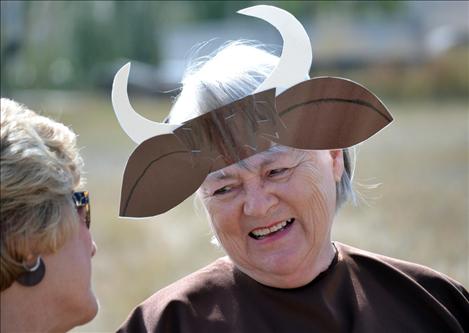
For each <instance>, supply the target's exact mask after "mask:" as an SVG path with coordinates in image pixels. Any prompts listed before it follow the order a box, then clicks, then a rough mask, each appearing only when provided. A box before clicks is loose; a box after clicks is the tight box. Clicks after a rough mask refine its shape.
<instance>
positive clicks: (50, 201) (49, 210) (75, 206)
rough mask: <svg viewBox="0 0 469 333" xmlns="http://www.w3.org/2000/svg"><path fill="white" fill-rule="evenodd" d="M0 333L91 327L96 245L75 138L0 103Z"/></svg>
mask: <svg viewBox="0 0 469 333" xmlns="http://www.w3.org/2000/svg"><path fill="white" fill-rule="evenodd" d="M0 166H1V208H0V228H1V243H0V248H1V256H0V267H1V293H0V297H1V331H2V332H52V331H53V332H65V331H68V330H70V329H71V328H73V327H75V326H77V325H82V324H84V323H87V322H88V321H90V320H92V319H93V318H94V317H95V315H96V313H97V311H98V303H97V300H96V297H95V295H94V293H93V291H92V288H91V258H92V257H93V256H94V255H95V253H96V245H95V243H94V241H93V239H92V236H91V233H90V231H89V227H90V215H89V214H90V208H89V198H88V192H80V191H79V190H78V189H79V188H80V187H81V186H82V185H83V179H82V167H83V161H82V158H81V156H80V155H79V153H78V149H77V147H76V135H75V133H73V132H72V131H71V130H70V129H69V128H68V127H66V126H64V125H63V124H61V123H58V122H55V121H53V120H51V119H49V118H47V117H44V116H41V115H38V114H36V113H35V112H34V111H31V110H29V109H28V108H26V107H25V106H23V105H20V104H18V103H17V102H15V101H13V100H9V99H5V98H2V99H1V157H0Z"/></svg>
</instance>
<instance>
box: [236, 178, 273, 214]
mask: <svg viewBox="0 0 469 333" xmlns="http://www.w3.org/2000/svg"><path fill="white" fill-rule="evenodd" d="M245 191H246V197H245V201H244V207H243V210H244V214H245V215H248V216H254V217H261V216H265V215H267V213H268V212H269V210H270V208H272V207H273V206H275V205H276V204H277V203H278V198H277V196H276V195H274V194H273V193H272V192H271V191H269V190H267V189H266V188H265V187H263V186H261V185H254V186H250V187H249V188H247V189H245Z"/></svg>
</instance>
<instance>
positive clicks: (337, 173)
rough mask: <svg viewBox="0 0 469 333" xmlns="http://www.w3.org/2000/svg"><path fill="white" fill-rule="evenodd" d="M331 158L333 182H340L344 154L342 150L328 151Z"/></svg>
mask: <svg viewBox="0 0 469 333" xmlns="http://www.w3.org/2000/svg"><path fill="white" fill-rule="evenodd" d="M329 153H330V154H331V158H332V173H333V175H334V180H335V181H336V182H340V179H341V178H342V174H343V173H344V153H343V150H342V149H333V150H330V151H329Z"/></svg>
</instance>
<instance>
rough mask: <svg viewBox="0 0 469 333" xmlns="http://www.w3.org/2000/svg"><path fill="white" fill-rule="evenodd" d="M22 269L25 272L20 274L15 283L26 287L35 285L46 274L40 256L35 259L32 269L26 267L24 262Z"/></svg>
mask: <svg viewBox="0 0 469 333" xmlns="http://www.w3.org/2000/svg"><path fill="white" fill-rule="evenodd" d="M23 267H24V269H25V270H26V272H24V273H21V275H20V276H18V277H17V278H16V281H17V282H18V283H19V284H21V285H23V286H26V287H32V286H35V285H37V284H38V283H39V282H41V281H42V279H43V278H44V275H45V274H46V265H45V264H44V260H42V258H41V257H40V256H39V257H37V260H36V263H35V264H34V266H33V267H28V266H27V265H26V263H25V262H23Z"/></svg>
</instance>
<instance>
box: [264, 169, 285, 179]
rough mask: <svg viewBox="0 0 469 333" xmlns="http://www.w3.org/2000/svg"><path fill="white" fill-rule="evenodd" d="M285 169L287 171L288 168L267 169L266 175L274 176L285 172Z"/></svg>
mask: <svg viewBox="0 0 469 333" xmlns="http://www.w3.org/2000/svg"><path fill="white" fill-rule="evenodd" d="M287 171H288V168H278V169H272V170H269V172H268V176H269V177H275V176H278V175H281V174H284V173H285V172H287Z"/></svg>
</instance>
